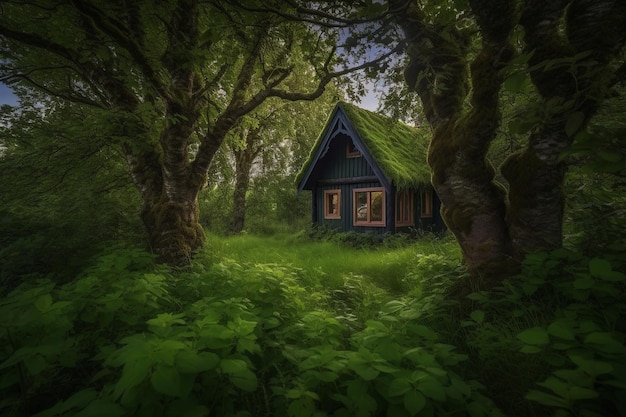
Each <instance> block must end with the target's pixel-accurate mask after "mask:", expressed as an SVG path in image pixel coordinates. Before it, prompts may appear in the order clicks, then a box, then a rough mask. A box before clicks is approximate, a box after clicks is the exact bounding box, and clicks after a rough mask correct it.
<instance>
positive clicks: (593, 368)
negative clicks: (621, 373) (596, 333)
mask: <svg viewBox="0 0 626 417" xmlns="http://www.w3.org/2000/svg"><path fill="white" fill-rule="evenodd" d="M568 356H569V358H570V359H571V361H572V362H574V363H575V364H576V365H578V366H579V367H580V369H582V370H583V371H585V372H586V373H587V374H589V375H591V376H594V377H595V376H598V375H602V374H608V373H611V372H613V366H612V365H611V364H610V363H606V362H601V361H595V360H591V359H585V358H583V357H581V356H578V355H575V354H570V355H568Z"/></svg>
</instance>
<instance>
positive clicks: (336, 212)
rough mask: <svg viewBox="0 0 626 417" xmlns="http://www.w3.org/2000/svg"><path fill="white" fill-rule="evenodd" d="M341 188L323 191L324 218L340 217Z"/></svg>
mask: <svg viewBox="0 0 626 417" xmlns="http://www.w3.org/2000/svg"><path fill="white" fill-rule="evenodd" d="M340 209H341V190H326V191H324V218H325V219H340V218H341V211H340Z"/></svg>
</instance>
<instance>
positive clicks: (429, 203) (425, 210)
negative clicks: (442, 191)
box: [421, 190, 433, 217]
mask: <svg viewBox="0 0 626 417" xmlns="http://www.w3.org/2000/svg"><path fill="white" fill-rule="evenodd" d="M421 200H422V204H421V205H422V214H421V216H422V217H432V216H433V192H432V191H431V190H423V191H422V198H421Z"/></svg>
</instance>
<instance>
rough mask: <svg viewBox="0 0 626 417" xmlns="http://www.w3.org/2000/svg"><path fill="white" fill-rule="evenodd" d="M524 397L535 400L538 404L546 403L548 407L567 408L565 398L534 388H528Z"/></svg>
mask: <svg viewBox="0 0 626 417" xmlns="http://www.w3.org/2000/svg"><path fill="white" fill-rule="evenodd" d="M525 398H526V399H527V400H530V401H535V402H537V403H539V404H543V405H547V406H549V407H561V408H569V404H568V402H567V401H566V400H565V399H563V398H561V397H557V396H555V395H552V394H548V393H545V392H543V391H537V390H534V389H533V390H530V391H529V392H528V394H526V396H525Z"/></svg>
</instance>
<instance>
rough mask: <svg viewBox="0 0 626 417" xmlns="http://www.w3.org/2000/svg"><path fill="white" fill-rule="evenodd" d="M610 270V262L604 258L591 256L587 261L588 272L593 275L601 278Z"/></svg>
mask: <svg viewBox="0 0 626 417" xmlns="http://www.w3.org/2000/svg"><path fill="white" fill-rule="evenodd" d="M611 271H612V268H611V263H610V262H609V261H607V260H606V259H600V258H593V259H592V260H590V261H589V272H590V273H591V275H592V276H594V277H597V278H602V277H603V276H605V275H607V274H608V273H610V272H611Z"/></svg>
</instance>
